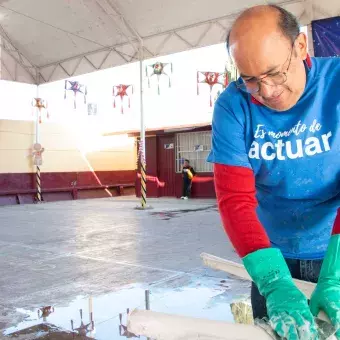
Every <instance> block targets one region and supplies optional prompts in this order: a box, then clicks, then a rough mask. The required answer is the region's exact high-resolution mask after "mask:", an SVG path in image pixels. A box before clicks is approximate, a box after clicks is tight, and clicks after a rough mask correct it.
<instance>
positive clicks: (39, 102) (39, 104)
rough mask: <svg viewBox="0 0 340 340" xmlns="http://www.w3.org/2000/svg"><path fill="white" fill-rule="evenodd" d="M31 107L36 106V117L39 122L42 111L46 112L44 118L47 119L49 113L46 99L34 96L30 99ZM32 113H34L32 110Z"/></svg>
mask: <svg viewBox="0 0 340 340" xmlns="http://www.w3.org/2000/svg"><path fill="white" fill-rule="evenodd" d="M32 107H33V108H36V110H38V111H37V115H38V116H37V119H38V120H39V124H41V122H42V114H43V112H45V113H46V118H47V119H49V118H50V115H49V113H48V110H47V101H45V100H43V99H41V98H34V99H33V100H32ZM32 115H34V110H32Z"/></svg>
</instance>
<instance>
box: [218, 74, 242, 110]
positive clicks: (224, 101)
mask: <svg viewBox="0 0 340 340" xmlns="http://www.w3.org/2000/svg"><path fill="white" fill-rule="evenodd" d="M247 96H248V95H247V94H246V93H243V92H241V91H240V90H239V89H238V88H237V86H236V83H235V82H234V81H233V82H231V83H230V84H229V85H228V87H227V88H226V89H225V90H224V91H223V92H222V93H221V94H220V96H219V97H218V99H217V101H216V104H217V105H221V106H227V107H228V108H232V107H233V106H235V105H238V104H239V103H240V102H242V101H245V100H247Z"/></svg>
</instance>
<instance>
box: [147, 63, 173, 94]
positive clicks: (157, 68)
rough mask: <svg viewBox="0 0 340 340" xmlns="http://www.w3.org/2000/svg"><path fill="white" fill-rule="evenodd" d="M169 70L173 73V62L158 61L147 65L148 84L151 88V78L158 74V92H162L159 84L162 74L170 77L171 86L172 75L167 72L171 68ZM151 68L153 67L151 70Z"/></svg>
mask: <svg viewBox="0 0 340 340" xmlns="http://www.w3.org/2000/svg"><path fill="white" fill-rule="evenodd" d="M169 68H170V70H168V71H170V74H172V70H173V69H172V63H161V62H159V61H158V62H156V63H154V64H152V65H147V66H146V67H145V74H146V76H147V78H148V86H149V88H150V79H151V77H152V76H155V75H156V76H157V91H158V94H160V93H161V92H160V86H159V81H160V78H161V76H162V75H163V76H166V77H168V79H169V87H171V78H170V75H169V74H168V73H167V72H166V70H167V69H169ZM150 69H151V72H150Z"/></svg>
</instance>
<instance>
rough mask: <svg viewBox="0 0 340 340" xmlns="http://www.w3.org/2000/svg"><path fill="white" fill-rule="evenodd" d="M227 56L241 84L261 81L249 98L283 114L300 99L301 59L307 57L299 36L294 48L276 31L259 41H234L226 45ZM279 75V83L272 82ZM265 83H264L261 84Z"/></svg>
mask: <svg viewBox="0 0 340 340" xmlns="http://www.w3.org/2000/svg"><path fill="white" fill-rule="evenodd" d="M230 50H231V55H232V57H233V59H234V61H235V64H236V66H237V68H238V70H239V72H240V75H241V77H242V79H243V81H244V82H245V83H246V84H247V83H249V84H251V83H252V84H254V83H256V80H260V79H262V80H263V82H261V83H260V86H259V91H258V92H257V93H253V94H252V96H253V97H254V98H255V99H256V100H258V101H259V102H260V103H262V104H263V105H265V106H268V107H269V108H271V109H273V110H276V111H286V110H289V109H290V108H292V107H293V106H294V105H295V104H296V103H297V102H298V100H299V99H300V97H301V96H302V93H303V91H304V88H305V85H306V72H305V68H304V64H303V60H304V59H306V57H307V51H306V37H305V36H304V35H303V34H300V35H299V36H298V38H297V39H296V40H295V43H294V45H293V44H292V43H291V42H290V40H289V39H288V38H286V37H285V36H283V35H282V34H281V33H280V32H273V33H271V34H269V35H268V34H267V36H264V37H262V38H261V39H256V37H254V39H252V41H249V38H248V41H247V39H246V38H244V39H242V38H241V39H235V40H234V43H233V44H232V45H231V46H230ZM280 76H282V77H283V79H285V81H284V83H283V84H280V85H275V83H274V82H273V81H272V79H275V78H276V77H280ZM265 82H266V83H265Z"/></svg>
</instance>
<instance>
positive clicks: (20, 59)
mask: <svg viewBox="0 0 340 340" xmlns="http://www.w3.org/2000/svg"><path fill="white" fill-rule="evenodd" d="M0 36H1V38H2V42H1V48H3V49H4V50H5V51H7V52H8V54H9V55H10V56H11V57H12V58H13V59H14V60H15V61H16V62H17V63H18V64H19V65H20V66H21V67H22V68H24V69H25V70H26V71H27V72H28V74H29V75H30V76H31V77H32V79H33V80H34V82H35V83H36V84H37V83H38V78H37V76H36V69H37V67H36V66H35V65H34V64H33V63H32V62H31V61H30V60H29V59H28V58H27V57H26V56H25V55H24V54H23V53H21V52H20V50H19V49H18V48H17V47H16V46H15V44H14V43H13V41H12V39H11V38H10V37H9V36H8V34H7V32H6V31H5V30H4V28H3V27H2V25H1V24H0ZM24 59H25V60H26V61H27V63H29V65H27V63H25V61H24Z"/></svg>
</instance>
